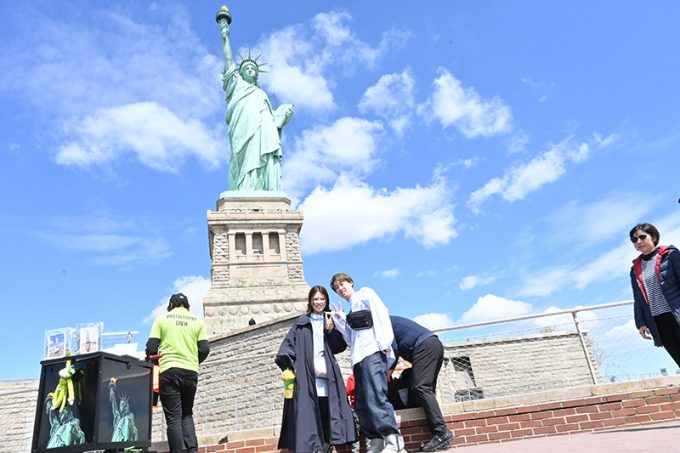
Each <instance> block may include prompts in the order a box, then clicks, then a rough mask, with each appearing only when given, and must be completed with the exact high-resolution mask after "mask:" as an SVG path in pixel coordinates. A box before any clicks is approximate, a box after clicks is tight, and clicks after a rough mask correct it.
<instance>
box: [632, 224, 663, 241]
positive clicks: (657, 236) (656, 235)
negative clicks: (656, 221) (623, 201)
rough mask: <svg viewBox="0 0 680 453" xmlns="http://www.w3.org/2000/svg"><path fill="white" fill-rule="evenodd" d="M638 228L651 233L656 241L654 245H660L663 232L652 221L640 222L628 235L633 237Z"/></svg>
mask: <svg viewBox="0 0 680 453" xmlns="http://www.w3.org/2000/svg"><path fill="white" fill-rule="evenodd" d="M638 230H642V231H644V232H645V233H647V234H648V235H650V236H651V237H652V240H653V241H654V245H659V239H661V234H659V230H657V229H656V227H655V226H654V225H652V224H651V223H638V224H637V225H635V226H634V227H633V229H632V230H630V233H628V237H630V238H631V239H633V235H634V234H635V232H636V231H638Z"/></svg>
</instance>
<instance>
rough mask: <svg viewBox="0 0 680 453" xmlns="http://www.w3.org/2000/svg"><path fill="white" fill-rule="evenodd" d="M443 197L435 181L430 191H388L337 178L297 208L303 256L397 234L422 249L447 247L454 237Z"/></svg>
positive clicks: (440, 182) (442, 185) (450, 214)
mask: <svg viewBox="0 0 680 453" xmlns="http://www.w3.org/2000/svg"><path fill="white" fill-rule="evenodd" d="M449 192H450V191H449V190H448V188H447V186H446V183H445V181H444V180H443V178H440V177H437V178H436V179H435V181H434V182H433V183H432V184H431V185H430V186H425V187H421V186H416V187H413V188H397V189H395V190H394V191H392V192H388V191H387V190H384V189H383V190H376V189H374V188H373V187H370V186H369V185H368V184H366V183H363V182H361V181H357V180H352V179H351V178H349V177H348V176H347V175H341V176H340V178H339V179H338V181H337V183H336V184H335V185H334V186H333V187H332V188H331V189H325V188H322V187H317V188H316V189H315V190H314V191H313V192H312V193H311V194H310V195H309V196H308V197H307V199H305V201H304V202H303V203H302V204H301V206H300V207H301V208H302V209H303V210H304V213H305V228H303V230H302V236H301V242H302V247H303V250H304V253H316V252H321V251H332V250H342V249H345V248H348V247H351V246H353V245H356V244H360V243H363V242H367V241H370V240H374V239H389V238H390V237H391V236H393V235H395V234H398V233H399V232H402V233H403V234H404V235H405V236H407V237H411V238H413V239H415V240H416V241H418V242H419V243H421V244H422V245H423V246H425V247H434V246H437V245H441V244H447V243H448V242H449V241H450V240H451V239H452V238H454V237H456V235H457V233H456V231H455V229H454V223H455V219H454V217H453V207H452V206H451V205H450V203H449V201H448V197H449ZM329 237H332V238H334V239H333V241H328V238H329Z"/></svg>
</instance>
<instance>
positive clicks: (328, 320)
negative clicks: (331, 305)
mask: <svg viewBox="0 0 680 453" xmlns="http://www.w3.org/2000/svg"><path fill="white" fill-rule="evenodd" d="M323 315H324V317H325V318H326V330H328V331H329V332H330V331H331V330H333V329H334V328H335V324H334V323H333V313H332V312H330V311H324V312H323Z"/></svg>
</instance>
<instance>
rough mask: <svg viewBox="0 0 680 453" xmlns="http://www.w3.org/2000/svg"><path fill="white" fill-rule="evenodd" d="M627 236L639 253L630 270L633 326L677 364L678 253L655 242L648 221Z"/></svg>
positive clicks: (679, 310) (654, 232) (679, 353)
mask: <svg viewBox="0 0 680 453" xmlns="http://www.w3.org/2000/svg"><path fill="white" fill-rule="evenodd" d="M629 236H630V240H631V242H632V243H633V245H634V246H635V250H637V251H638V252H640V256H638V257H637V258H635V260H633V267H632V268H631V270H630V280H631V284H632V286H633V300H634V301H635V303H634V304H633V310H634V314H635V326H636V327H637V328H638V331H639V332H640V336H641V337H642V338H644V339H645V340H654V345H655V346H663V347H664V348H665V349H666V351H668V354H669V355H670V356H671V357H672V358H673V360H675V363H677V364H678V366H680V252H679V251H678V249H677V248H675V247H674V246H672V245H669V246H664V245H659V238H660V234H659V230H658V229H657V228H656V227H655V226H654V225H652V224H649V223H640V224H638V225H635V226H634V227H633V229H632V230H630V233H629Z"/></svg>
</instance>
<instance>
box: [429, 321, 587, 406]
mask: <svg viewBox="0 0 680 453" xmlns="http://www.w3.org/2000/svg"><path fill="white" fill-rule="evenodd" d="M587 338H588V337H586V339H587ZM586 345H587V347H588V348H589V349H590V342H589V341H586ZM589 352H590V356H591V357H592V356H593V355H592V351H589ZM592 366H593V368H594V370H595V374H596V376H598V375H599V369H598V367H597V363H592ZM439 381H440V384H439V396H440V398H441V400H442V401H444V402H454V401H464V400H466V399H479V398H482V397H483V398H490V397H495V396H503V395H510V394H516V393H525V392H529V391H538V390H544V389H553V388H563V387H571V386H577V385H588V384H593V379H592V377H591V375H590V371H589V368H588V361H587V359H586V356H585V354H584V352H583V347H582V346H581V342H580V339H579V336H578V335H577V334H576V333H550V334H543V335H537V336H527V337H518V338H509V339H502V340H492V341H482V342H475V343H467V344H462V345H446V346H445V364H444V366H443V367H442V371H441V372H440V378H439Z"/></svg>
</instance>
